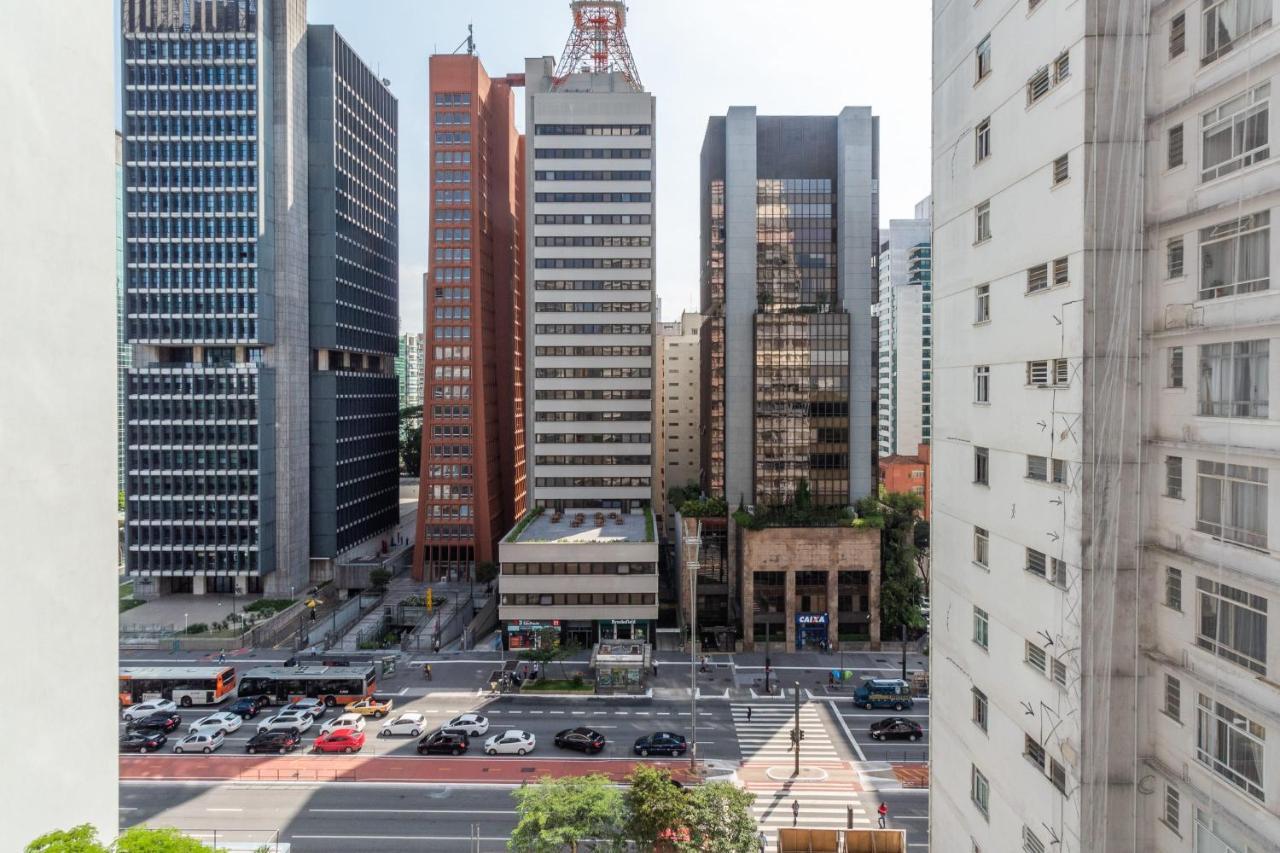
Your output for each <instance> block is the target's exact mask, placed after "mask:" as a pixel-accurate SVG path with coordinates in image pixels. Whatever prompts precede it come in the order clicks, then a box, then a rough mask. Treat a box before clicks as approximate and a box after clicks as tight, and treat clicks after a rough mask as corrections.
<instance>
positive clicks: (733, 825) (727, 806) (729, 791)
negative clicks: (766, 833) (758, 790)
mask: <svg viewBox="0 0 1280 853" xmlns="http://www.w3.org/2000/svg"><path fill="white" fill-rule="evenodd" d="M687 796H688V799H689V833H690V839H689V846H688V848H687V849H689V850H697V851H699V853H757V851H758V850H759V843H758V841H757V837H756V832H757V831H758V829H757V826H756V819H755V816H754V815H753V814H752V813H751V804H752V803H754V802H755V799H756V795H755V794H753V793H751V792H750V791H748V790H746V789H745V788H739V787H738V786H737V785H733V784H731V783H729V782H707V783H706V784H705V785H699V786H697V787H695V788H692V789H690V790H689V792H688V794H687Z"/></svg>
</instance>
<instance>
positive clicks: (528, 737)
mask: <svg viewBox="0 0 1280 853" xmlns="http://www.w3.org/2000/svg"><path fill="white" fill-rule="evenodd" d="M537 745H538V741H537V739H536V738H535V737H534V736H533V734H532V733H531V732H525V731H521V730H520V729H507V730H506V731H505V732H503V733H502V734H500V735H494V736H493V737H491V738H489V739H488V740H487V741H485V742H484V751H485V753H486V754H487V755H511V754H515V755H524V754H525V753H528V752H533V748H534V747H535V746H537Z"/></svg>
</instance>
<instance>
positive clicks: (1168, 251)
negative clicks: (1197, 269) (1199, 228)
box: [1164, 237, 1186, 278]
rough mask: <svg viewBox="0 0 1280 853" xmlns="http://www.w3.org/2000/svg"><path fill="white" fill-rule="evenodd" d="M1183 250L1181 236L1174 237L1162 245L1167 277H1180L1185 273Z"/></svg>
mask: <svg viewBox="0 0 1280 853" xmlns="http://www.w3.org/2000/svg"><path fill="white" fill-rule="evenodd" d="M1185 258H1186V255H1185V252H1184V251H1183V247H1182V238H1181V237H1174V238H1173V239H1172V240H1170V241H1169V242H1168V243H1165V246H1164V259H1165V270H1166V275H1167V276H1168V277H1169V278H1182V276H1183V275H1184V274H1185V273H1186V263H1185Z"/></svg>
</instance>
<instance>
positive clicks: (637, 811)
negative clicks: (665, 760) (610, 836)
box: [622, 764, 691, 850]
mask: <svg viewBox="0 0 1280 853" xmlns="http://www.w3.org/2000/svg"><path fill="white" fill-rule="evenodd" d="M627 783H628V785H629V786H630V787H628V788H627V790H626V793H624V794H623V795H622V799H623V803H624V804H625V805H626V823H625V829H626V836H627V838H628V839H629V840H631V841H634V842H635V843H636V844H637V845H639V847H640V849H641V850H652V849H654V848H655V847H656V846H657V844H658V840H659V839H660V838H661V837H662V835H663V833H664V832H668V831H671V832H678V831H679V830H680V829H681V828H684V827H687V826H688V825H689V819H690V817H691V808H690V801H689V797H688V796H687V795H686V794H685V791H684V789H683V788H681V787H679V786H678V785H676V784H675V783H674V782H673V781H671V773H670V772H668V771H666V770H661V769H656V768H654V767H652V766H650V765H647V764H637V765H636V768H635V770H633V771H632V772H631V775H630V776H628V777H627Z"/></svg>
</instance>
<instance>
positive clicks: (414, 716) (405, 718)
mask: <svg viewBox="0 0 1280 853" xmlns="http://www.w3.org/2000/svg"><path fill="white" fill-rule="evenodd" d="M426 728H427V718H426V715H424V714H419V713H418V712H417V711H406V712H405V713H403V714H401V715H400V716H398V717H396V718H395V719H394V720H387V721H386V722H385V723H383V724H382V728H381V729H380V730H379V731H378V737H386V736H387V735H409V737H417V736H418V735H420V734H422V733H423V732H424V731H426Z"/></svg>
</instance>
